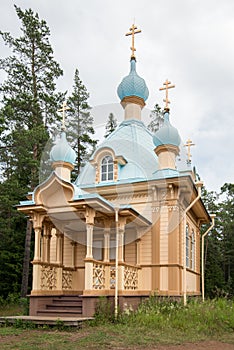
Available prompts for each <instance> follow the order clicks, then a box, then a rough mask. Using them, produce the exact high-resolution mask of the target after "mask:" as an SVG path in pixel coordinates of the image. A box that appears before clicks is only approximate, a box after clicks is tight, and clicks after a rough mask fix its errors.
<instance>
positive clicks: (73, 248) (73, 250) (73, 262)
mask: <svg viewBox="0 0 234 350" xmlns="http://www.w3.org/2000/svg"><path fill="white" fill-rule="evenodd" d="M71 246H72V256H71V266H72V267H73V268H75V267H76V247H77V243H76V242H74V241H72V242H71Z"/></svg>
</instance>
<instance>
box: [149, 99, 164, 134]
mask: <svg viewBox="0 0 234 350" xmlns="http://www.w3.org/2000/svg"><path fill="white" fill-rule="evenodd" d="M150 118H151V121H150V123H149V125H148V126H147V128H148V129H149V130H150V131H151V132H152V133H155V132H156V131H157V130H158V129H160V128H161V126H162V125H163V122H164V118H163V112H162V109H161V107H160V106H159V105H158V104H156V105H155V106H154V109H153V110H152V111H151V114H150Z"/></svg>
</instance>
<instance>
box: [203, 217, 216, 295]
mask: <svg viewBox="0 0 234 350" xmlns="http://www.w3.org/2000/svg"><path fill="white" fill-rule="evenodd" d="M210 217H211V219H212V223H211V226H210V227H209V228H208V229H207V231H206V232H205V233H203V235H202V254H201V263H202V276H201V277H202V301H203V302H204V300H205V282H204V280H205V269H204V240H205V237H206V235H207V234H208V233H209V232H210V230H212V228H213V227H214V225H215V217H216V215H215V214H210Z"/></svg>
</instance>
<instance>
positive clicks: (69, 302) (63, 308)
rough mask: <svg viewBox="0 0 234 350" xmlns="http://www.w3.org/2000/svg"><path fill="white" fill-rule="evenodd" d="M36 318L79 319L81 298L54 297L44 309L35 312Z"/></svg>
mask: <svg viewBox="0 0 234 350" xmlns="http://www.w3.org/2000/svg"><path fill="white" fill-rule="evenodd" d="M37 316H50V317H81V316H82V298H81V297H79V296H61V297H55V298H53V299H52V300H51V302H50V303H48V304H46V305H45V308H43V309H40V310H38V311H37Z"/></svg>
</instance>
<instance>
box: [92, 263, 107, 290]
mask: <svg viewBox="0 0 234 350" xmlns="http://www.w3.org/2000/svg"><path fill="white" fill-rule="evenodd" d="M104 288H105V266H104V265H102V264H93V289H104Z"/></svg>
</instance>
